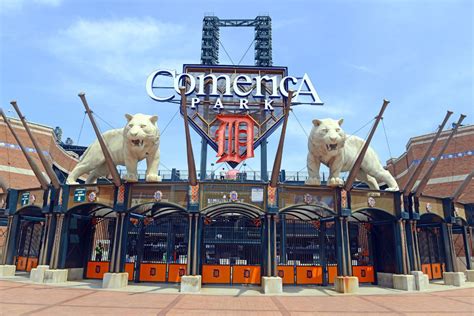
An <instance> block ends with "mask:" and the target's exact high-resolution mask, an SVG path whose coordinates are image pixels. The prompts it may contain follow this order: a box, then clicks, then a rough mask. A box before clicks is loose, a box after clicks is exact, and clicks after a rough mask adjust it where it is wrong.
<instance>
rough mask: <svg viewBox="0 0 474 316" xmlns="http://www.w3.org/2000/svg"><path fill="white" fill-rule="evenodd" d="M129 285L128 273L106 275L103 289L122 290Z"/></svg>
mask: <svg viewBox="0 0 474 316" xmlns="http://www.w3.org/2000/svg"><path fill="white" fill-rule="evenodd" d="M127 285H128V272H121V273H111V272H107V273H105V274H104V278H103V279H102V288H104V289H121V288H124V287H127Z"/></svg>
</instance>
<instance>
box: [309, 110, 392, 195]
mask: <svg viewBox="0 0 474 316" xmlns="http://www.w3.org/2000/svg"><path fill="white" fill-rule="evenodd" d="M343 121H344V120H343V119H340V120H338V121H336V120H333V119H321V120H317V119H316V120H313V128H312V129H311V134H310V135H309V139H308V158H307V168H308V174H309V177H308V179H307V180H306V184H311V185H320V184H321V179H320V176H319V168H320V165H321V163H323V164H325V165H326V166H327V167H329V178H328V185H329V186H339V185H343V184H344V181H343V180H342V179H341V178H340V173H341V172H346V171H350V170H351V168H352V166H353V165H354V163H355V161H356V159H357V156H358V154H359V152H360V150H361V148H362V146H363V145H364V143H365V141H364V140H363V139H362V138H360V137H357V136H354V135H346V134H345V133H344V130H343V129H342V128H341V125H342V122H343ZM356 178H357V179H358V180H359V181H362V182H365V183H367V184H368V186H369V187H370V188H371V189H373V190H379V189H380V188H379V184H378V182H385V184H387V186H388V188H387V190H389V191H398V190H399V188H398V184H397V182H396V181H395V179H394V178H393V176H392V175H391V174H390V172H388V171H387V170H385V169H384V168H383V166H382V164H381V163H380V161H379V158H378V156H377V154H376V153H375V151H374V150H373V149H372V148H371V147H369V148H368V149H367V152H366V154H365V157H364V159H363V161H362V165H361V167H360V171H359V173H358V174H357V176H356Z"/></svg>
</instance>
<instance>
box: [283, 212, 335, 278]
mask: <svg viewBox="0 0 474 316" xmlns="http://www.w3.org/2000/svg"><path fill="white" fill-rule="evenodd" d="M277 227H278V230H277V254H278V258H277V259H278V263H279V264H278V267H277V270H278V276H279V277H281V278H282V279H283V284H288V285H290V284H328V283H334V279H335V277H336V275H337V255H336V239H335V227H334V219H333V218H331V219H330V220H313V221H308V220H301V219H296V218H294V217H292V216H289V215H286V216H282V217H281V219H280V221H279V223H278V226H277Z"/></svg>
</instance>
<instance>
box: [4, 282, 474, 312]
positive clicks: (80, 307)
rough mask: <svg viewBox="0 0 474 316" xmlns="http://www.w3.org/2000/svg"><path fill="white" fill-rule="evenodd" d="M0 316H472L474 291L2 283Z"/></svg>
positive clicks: (465, 289)
mask: <svg viewBox="0 0 474 316" xmlns="http://www.w3.org/2000/svg"><path fill="white" fill-rule="evenodd" d="M0 315H55V316H58V315H82V316H84V315H114V316H118V315H206V316H211V315H219V316H220V315H246V316H250V315H258V316H266V315H365V316H367V315H430V316H431V315H474V288H463V289H455V290H449V291H438V292H423V293H410V294H395V295H391V294H389V295H359V296H355V295H352V296H242V295H234V296H226V295H218V296H213V295H183V294H157V293H147V292H118V291H104V290H95V289H77V288H74V287H70V286H69V287H67V288H64V287H58V286H44V285H35V284H28V283H19V282H12V281H0Z"/></svg>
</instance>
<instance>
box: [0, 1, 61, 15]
mask: <svg viewBox="0 0 474 316" xmlns="http://www.w3.org/2000/svg"><path fill="white" fill-rule="evenodd" d="M61 3H62V0H0V12H11V11H19V10H21V9H23V8H24V7H25V6H26V5H30V4H36V5H44V6H48V7H58V6H59V5H60V4H61Z"/></svg>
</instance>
